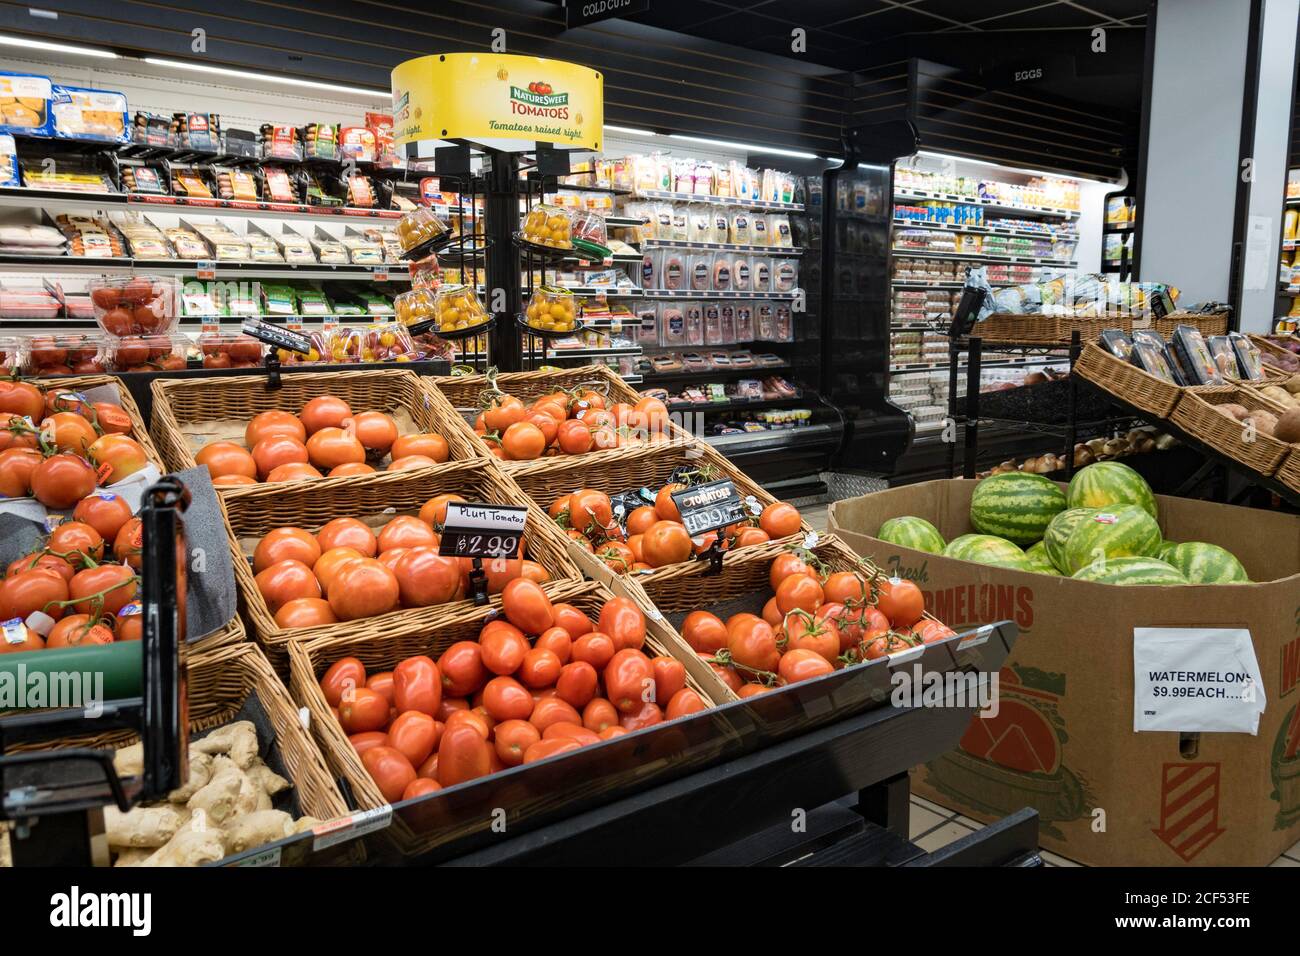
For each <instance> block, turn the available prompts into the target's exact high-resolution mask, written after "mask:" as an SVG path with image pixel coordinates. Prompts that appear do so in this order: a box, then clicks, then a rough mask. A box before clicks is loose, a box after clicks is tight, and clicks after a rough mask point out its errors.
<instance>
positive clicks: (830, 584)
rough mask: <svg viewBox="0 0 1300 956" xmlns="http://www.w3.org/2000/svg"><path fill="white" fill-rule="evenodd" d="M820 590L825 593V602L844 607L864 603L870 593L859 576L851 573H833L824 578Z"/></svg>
mask: <svg viewBox="0 0 1300 956" xmlns="http://www.w3.org/2000/svg"><path fill="white" fill-rule="evenodd" d="M822 590H824V591H825V592H826V600H827V601H829V602H830V603H832V604H844V605H846V606H847V605H851V604H863V603H865V602H866V599H867V595H868V594H870V593H871V592H870V589H869V588H868V587H867V586H866V582H864V581H863V580H862V577H861V575H858V574H855V573H854V572H852V571H836V572H834V573H833V574H831V575H830V576H829V577H827V578H826V583H825V584H823V585H822Z"/></svg>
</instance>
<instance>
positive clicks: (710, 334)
mask: <svg viewBox="0 0 1300 956" xmlns="http://www.w3.org/2000/svg"><path fill="white" fill-rule="evenodd" d="M700 311H701V313H702V315H703V317H704V344H705V345H725V344H726V342H725V341H724V340H723V338H722V308H721V306H720V305H719V304H718V303H717V302H703V303H701V304H700Z"/></svg>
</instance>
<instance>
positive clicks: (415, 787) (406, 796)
mask: <svg viewBox="0 0 1300 956" xmlns="http://www.w3.org/2000/svg"><path fill="white" fill-rule="evenodd" d="M434 756H435V757H436V756H437V755H436V754H435V755H434ZM441 789H442V784H440V783H438V781H437V780H430V779H429V778H428V777H416V778H415V779H414V780H412V781H411V782H410V783H408V784H407V785H406V789H405V790H403V791H402V799H403V800H414V799H415V798H416V797H423V796H424V795H425V794H427V793H436V792H437V791H439V790H441Z"/></svg>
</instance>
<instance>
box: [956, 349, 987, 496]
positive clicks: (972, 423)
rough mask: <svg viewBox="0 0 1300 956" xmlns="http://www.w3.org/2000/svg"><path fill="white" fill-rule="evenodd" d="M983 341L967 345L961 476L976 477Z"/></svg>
mask: <svg viewBox="0 0 1300 956" xmlns="http://www.w3.org/2000/svg"><path fill="white" fill-rule="evenodd" d="M983 345H984V343H983V340H982V339H979V338H973V339H971V340H970V341H969V343H968V345H967V354H968V358H967V361H966V448H965V450H964V452H963V453H962V462H961V476H962V477H963V478H974V477H975V459H976V458H977V457H979V444H980V437H979V428H980V425H979V418H980V361H981V359H982V358H983Z"/></svg>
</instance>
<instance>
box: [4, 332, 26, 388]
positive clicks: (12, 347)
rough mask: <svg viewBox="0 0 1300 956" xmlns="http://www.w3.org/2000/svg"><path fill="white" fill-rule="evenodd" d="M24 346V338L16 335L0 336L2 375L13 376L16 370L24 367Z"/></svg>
mask: <svg viewBox="0 0 1300 956" xmlns="http://www.w3.org/2000/svg"><path fill="white" fill-rule="evenodd" d="M22 346H23V341H22V339H20V338H18V337H16V336H13V335H6V336H0V375H3V376H4V377H6V378H11V377H12V376H13V374H14V372H16V371H17V370H18V369H20V368H22V364H23V356H22Z"/></svg>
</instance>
